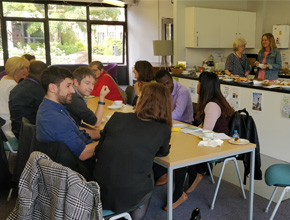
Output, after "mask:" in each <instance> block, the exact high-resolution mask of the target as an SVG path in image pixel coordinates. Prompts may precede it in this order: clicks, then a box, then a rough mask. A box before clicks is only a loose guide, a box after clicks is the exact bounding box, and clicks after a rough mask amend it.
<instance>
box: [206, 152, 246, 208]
mask: <svg viewBox="0 0 290 220" xmlns="http://www.w3.org/2000/svg"><path fill="white" fill-rule="evenodd" d="M229 161H233V162H234V163H235V166H236V170H237V174H238V178H239V182H240V185H241V190H242V193H243V197H244V199H246V194H245V190H244V186H243V183H242V179H241V175H240V171H239V167H238V162H237V159H236V157H228V158H225V159H221V160H214V161H210V162H209V163H216V162H223V165H222V169H221V172H220V176H219V179H218V183H217V186H216V189H215V193H214V197H213V200H212V203H211V207H210V209H211V210H213V209H214V204H215V200H216V197H217V193H218V191H219V187H220V183H221V180H222V177H223V173H224V169H225V165H226V164H227V163H228V162H229ZM209 163H207V166H208V170H209V174H210V177H211V181H212V184H214V183H215V181H214V179H213V176H212V172H211V168H210V165H209Z"/></svg>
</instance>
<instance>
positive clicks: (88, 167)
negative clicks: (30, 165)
mask: <svg viewBox="0 0 290 220" xmlns="http://www.w3.org/2000/svg"><path fill="white" fill-rule="evenodd" d="M35 150H37V151H40V152H42V153H44V154H46V155H47V156H49V157H50V158H51V159H52V160H53V161H54V162H57V163H60V164H62V165H63V166H66V167H69V168H70V169H72V170H73V171H75V172H78V173H80V174H81V175H82V176H84V177H85V179H86V180H87V181H90V180H93V174H92V170H93V165H94V160H93V159H88V160H86V161H81V160H79V159H78V158H77V157H76V156H75V155H74V154H73V153H72V151H71V150H70V149H69V147H68V146H67V145H66V144H65V143H63V142H61V141H53V142H39V141H38V140H36V148H35Z"/></svg>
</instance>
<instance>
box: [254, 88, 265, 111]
mask: <svg viewBox="0 0 290 220" xmlns="http://www.w3.org/2000/svg"><path fill="white" fill-rule="evenodd" d="M252 110H254V111H257V112H261V111H262V110H263V94H262V93H261V92H253V93H252Z"/></svg>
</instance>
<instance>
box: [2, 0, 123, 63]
mask: <svg viewBox="0 0 290 220" xmlns="http://www.w3.org/2000/svg"><path fill="white" fill-rule="evenodd" d="M4 1H7V0H4ZM9 2H15V3H19V0H18V1H17V0H10V1H9ZM2 3H3V2H1V3H0V20H1V27H2V28H1V36H2V48H3V58H4V63H6V61H7V59H8V58H9V57H8V41H7V33H6V30H7V27H6V22H7V21H20V22H43V23H44V42H45V58H46V63H47V65H51V56H50V41H49V21H69V22H86V23H87V42H88V45H87V48H88V63H90V62H91V61H92V38H91V37H92V36H91V27H92V25H121V26H123V30H124V33H123V39H122V40H123V50H122V51H123V52H122V62H121V63H118V64H121V65H127V63H128V37H127V36H128V34H127V30H128V28H127V5H125V6H124V10H125V21H103V20H90V15H89V12H90V10H89V9H90V7H113V8H120V7H116V6H112V5H108V4H103V3H84V2H66V3H64V2H61V1H49V2H48V1H46V0H43V1H41V0H39V1H32V2H31V1H27V0H23V1H21V3H34V4H44V10H45V17H44V18H23V17H4V15H3V5H2ZM49 4H53V5H72V6H85V7H86V19H83V20H78V19H59V18H48V5H49ZM104 63H105V64H106V62H104Z"/></svg>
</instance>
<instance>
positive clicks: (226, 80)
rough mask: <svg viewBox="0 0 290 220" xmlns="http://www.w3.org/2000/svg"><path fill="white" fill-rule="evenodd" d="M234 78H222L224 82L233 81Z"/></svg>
mask: <svg viewBox="0 0 290 220" xmlns="http://www.w3.org/2000/svg"><path fill="white" fill-rule="evenodd" d="M233 80H234V79H223V81H225V82H231V81H233Z"/></svg>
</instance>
